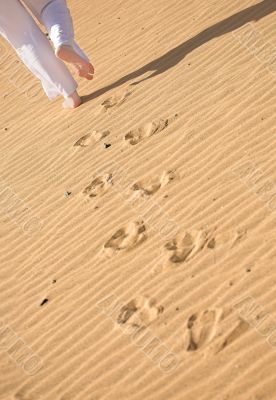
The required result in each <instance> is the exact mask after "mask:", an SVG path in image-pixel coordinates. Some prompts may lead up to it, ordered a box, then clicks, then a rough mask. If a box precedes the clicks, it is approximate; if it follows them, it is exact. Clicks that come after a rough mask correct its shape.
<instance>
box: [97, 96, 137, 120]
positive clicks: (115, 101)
mask: <svg viewBox="0 0 276 400" xmlns="http://www.w3.org/2000/svg"><path fill="white" fill-rule="evenodd" d="M131 93H132V92H130V91H129V90H125V91H123V92H118V93H115V94H114V95H112V96H111V97H109V98H107V99H106V100H104V101H103V102H102V103H101V105H100V107H99V110H98V114H99V113H101V112H107V111H109V110H110V109H111V108H115V107H116V108H117V107H120V106H121V105H122V104H123V103H124V102H125V101H126V99H127V98H128V97H129V96H130V95H131Z"/></svg>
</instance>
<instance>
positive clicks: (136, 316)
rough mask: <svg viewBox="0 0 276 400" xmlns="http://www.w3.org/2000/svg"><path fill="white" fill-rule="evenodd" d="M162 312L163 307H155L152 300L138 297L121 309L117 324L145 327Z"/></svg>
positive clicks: (154, 302)
mask: <svg viewBox="0 0 276 400" xmlns="http://www.w3.org/2000/svg"><path fill="white" fill-rule="evenodd" d="M163 311H164V307H163V306H157V304H156V301H155V300H154V299H152V298H149V297H146V296H140V297H137V298H136V299H133V300H131V301H130V302H129V303H127V304H126V305H125V306H123V307H122V308H121V310H120V312H119V315H118V318H117V323H118V324H120V325H123V324H129V325H132V326H137V327H145V326H147V325H149V324H150V323H151V322H153V321H154V320H156V319H157V318H158V316H159V315H160V314H162V313H163Z"/></svg>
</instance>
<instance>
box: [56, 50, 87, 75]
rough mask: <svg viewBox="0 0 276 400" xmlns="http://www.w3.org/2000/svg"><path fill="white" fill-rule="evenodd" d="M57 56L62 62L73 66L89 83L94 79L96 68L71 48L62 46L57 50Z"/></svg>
mask: <svg viewBox="0 0 276 400" xmlns="http://www.w3.org/2000/svg"><path fill="white" fill-rule="evenodd" d="M55 53H56V56H57V57H58V58H60V59H61V60H63V61H65V62H68V63H69V64H72V66H73V68H74V70H75V71H76V73H77V74H78V75H79V76H80V77H82V78H86V79H88V80H89V81H91V80H92V79H93V75H94V67H93V65H92V64H91V63H90V62H89V61H86V60H84V59H83V58H82V57H80V56H79V55H78V54H77V53H76V52H75V51H74V49H73V48H72V47H71V46H66V45H62V46H60V47H59V48H57V49H56V52H55Z"/></svg>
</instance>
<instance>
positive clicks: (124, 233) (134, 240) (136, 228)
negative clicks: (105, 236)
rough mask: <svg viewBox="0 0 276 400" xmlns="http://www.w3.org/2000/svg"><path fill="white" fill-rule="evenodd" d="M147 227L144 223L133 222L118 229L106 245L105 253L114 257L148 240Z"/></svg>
mask: <svg viewBox="0 0 276 400" xmlns="http://www.w3.org/2000/svg"><path fill="white" fill-rule="evenodd" d="M146 238H147V234H146V227H145V225H144V222H143V221H132V222H129V223H128V224H126V225H125V226H124V227H122V228H120V229H118V230H117V231H116V232H115V233H114V234H113V235H112V236H111V238H110V239H109V240H108V241H107V242H106V243H105V244H104V253H105V254H106V255H107V256H112V255H114V254H116V253H117V252H119V251H122V250H124V251H127V250H130V249H132V248H134V247H136V246H138V245H139V244H140V243H142V242H143V241H144V240H146Z"/></svg>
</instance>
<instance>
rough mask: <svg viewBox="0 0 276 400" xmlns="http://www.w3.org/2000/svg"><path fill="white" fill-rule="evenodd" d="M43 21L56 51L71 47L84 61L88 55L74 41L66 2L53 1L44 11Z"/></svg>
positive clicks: (61, 0)
mask: <svg viewBox="0 0 276 400" xmlns="http://www.w3.org/2000/svg"><path fill="white" fill-rule="evenodd" d="M41 21H42V23H43V25H44V26H45V28H46V29H47V31H48V33H49V36H50V38H51V40H52V42H53V44H54V47H55V49H57V48H59V47H60V46H62V45H67V46H71V47H72V48H73V49H74V50H75V52H76V53H77V54H78V55H79V56H80V57H81V58H83V59H84V60H86V61H89V59H88V57H87V56H86V54H85V53H84V52H83V51H82V49H81V48H80V47H79V46H78V44H77V43H76V42H75V40H74V27H73V21H72V17H71V14H70V11H69V9H68V7H67V4H66V1H65V0H53V1H52V2H51V3H49V4H48V5H47V6H46V7H45V8H44V9H43V11H42V14H41Z"/></svg>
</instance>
